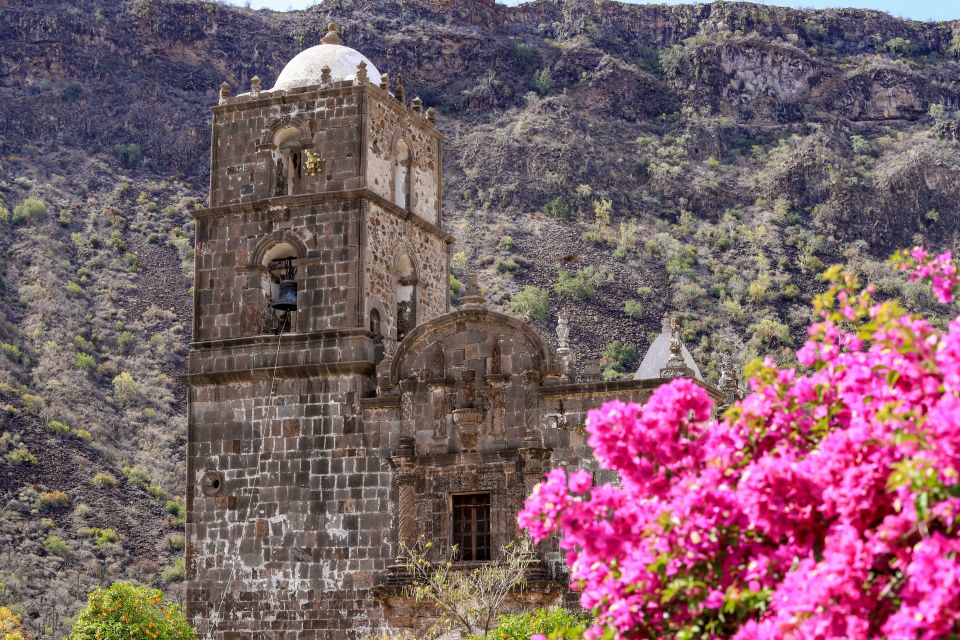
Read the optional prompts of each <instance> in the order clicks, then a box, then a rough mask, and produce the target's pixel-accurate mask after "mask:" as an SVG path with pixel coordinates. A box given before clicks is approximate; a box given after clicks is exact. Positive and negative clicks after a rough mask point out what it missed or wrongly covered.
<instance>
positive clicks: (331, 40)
mask: <svg viewBox="0 0 960 640" xmlns="http://www.w3.org/2000/svg"><path fill="white" fill-rule="evenodd" d="M338 28H339V27H337V23H336V22H331V23H330V24H328V25H327V35H325V36H323V37H322V38H320V42H322V43H323V44H343V40H341V39H340V34H338V33H337V29H338Z"/></svg>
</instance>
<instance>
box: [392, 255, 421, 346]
mask: <svg viewBox="0 0 960 640" xmlns="http://www.w3.org/2000/svg"><path fill="white" fill-rule="evenodd" d="M396 294H397V340H403V338H404V337H405V336H406V335H407V334H408V333H410V331H412V330H413V328H414V327H416V326H417V270H416V267H414V264H413V260H412V259H411V258H410V256H408V255H402V256H400V259H399V260H397V284H396Z"/></svg>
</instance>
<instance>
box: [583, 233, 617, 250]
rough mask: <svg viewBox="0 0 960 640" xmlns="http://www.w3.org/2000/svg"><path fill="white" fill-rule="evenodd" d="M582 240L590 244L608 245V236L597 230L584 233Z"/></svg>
mask: <svg viewBox="0 0 960 640" xmlns="http://www.w3.org/2000/svg"><path fill="white" fill-rule="evenodd" d="M580 239H581V240H583V241H584V242H587V243H589V244H596V245H604V244H606V243H607V236H606V235H605V234H604V233H603V232H601V231H596V230H591V231H584V232H583V235H581V236H580ZM624 255H626V254H624Z"/></svg>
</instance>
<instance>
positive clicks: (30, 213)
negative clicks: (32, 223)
mask: <svg viewBox="0 0 960 640" xmlns="http://www.w3.org/2000/svg"><path fill="white" fill-rule="evenodd" d="M46 215H47V205H46V203H45V202H44V201H43V200H37V199H36V198H27V199H26V200H24V201H23V202H21V203H20V204H18V205H17V206H15V207H14V208H13V218H12V219H13V222H14V223H17V222H23V221H25V220H30V219H37V218H43V217H44V216H46Z"/></svg>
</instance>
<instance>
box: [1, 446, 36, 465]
mask: <svg viewBox="0 0 960 640" xmlns="http://www.w3.org/2000/svg"><path fill="white" fill-rule="evenodd" d="M6 460H7V462H9V463H10V464H36V463H37V456H35V455H33V454H32V453H30V450H29V449H27V448H26V447H24V446H23V445H21V446H19V447H17V448H16V449H14V450H13V451H11V452H10V453H8V454H7V455H6Z"/></svg>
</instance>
